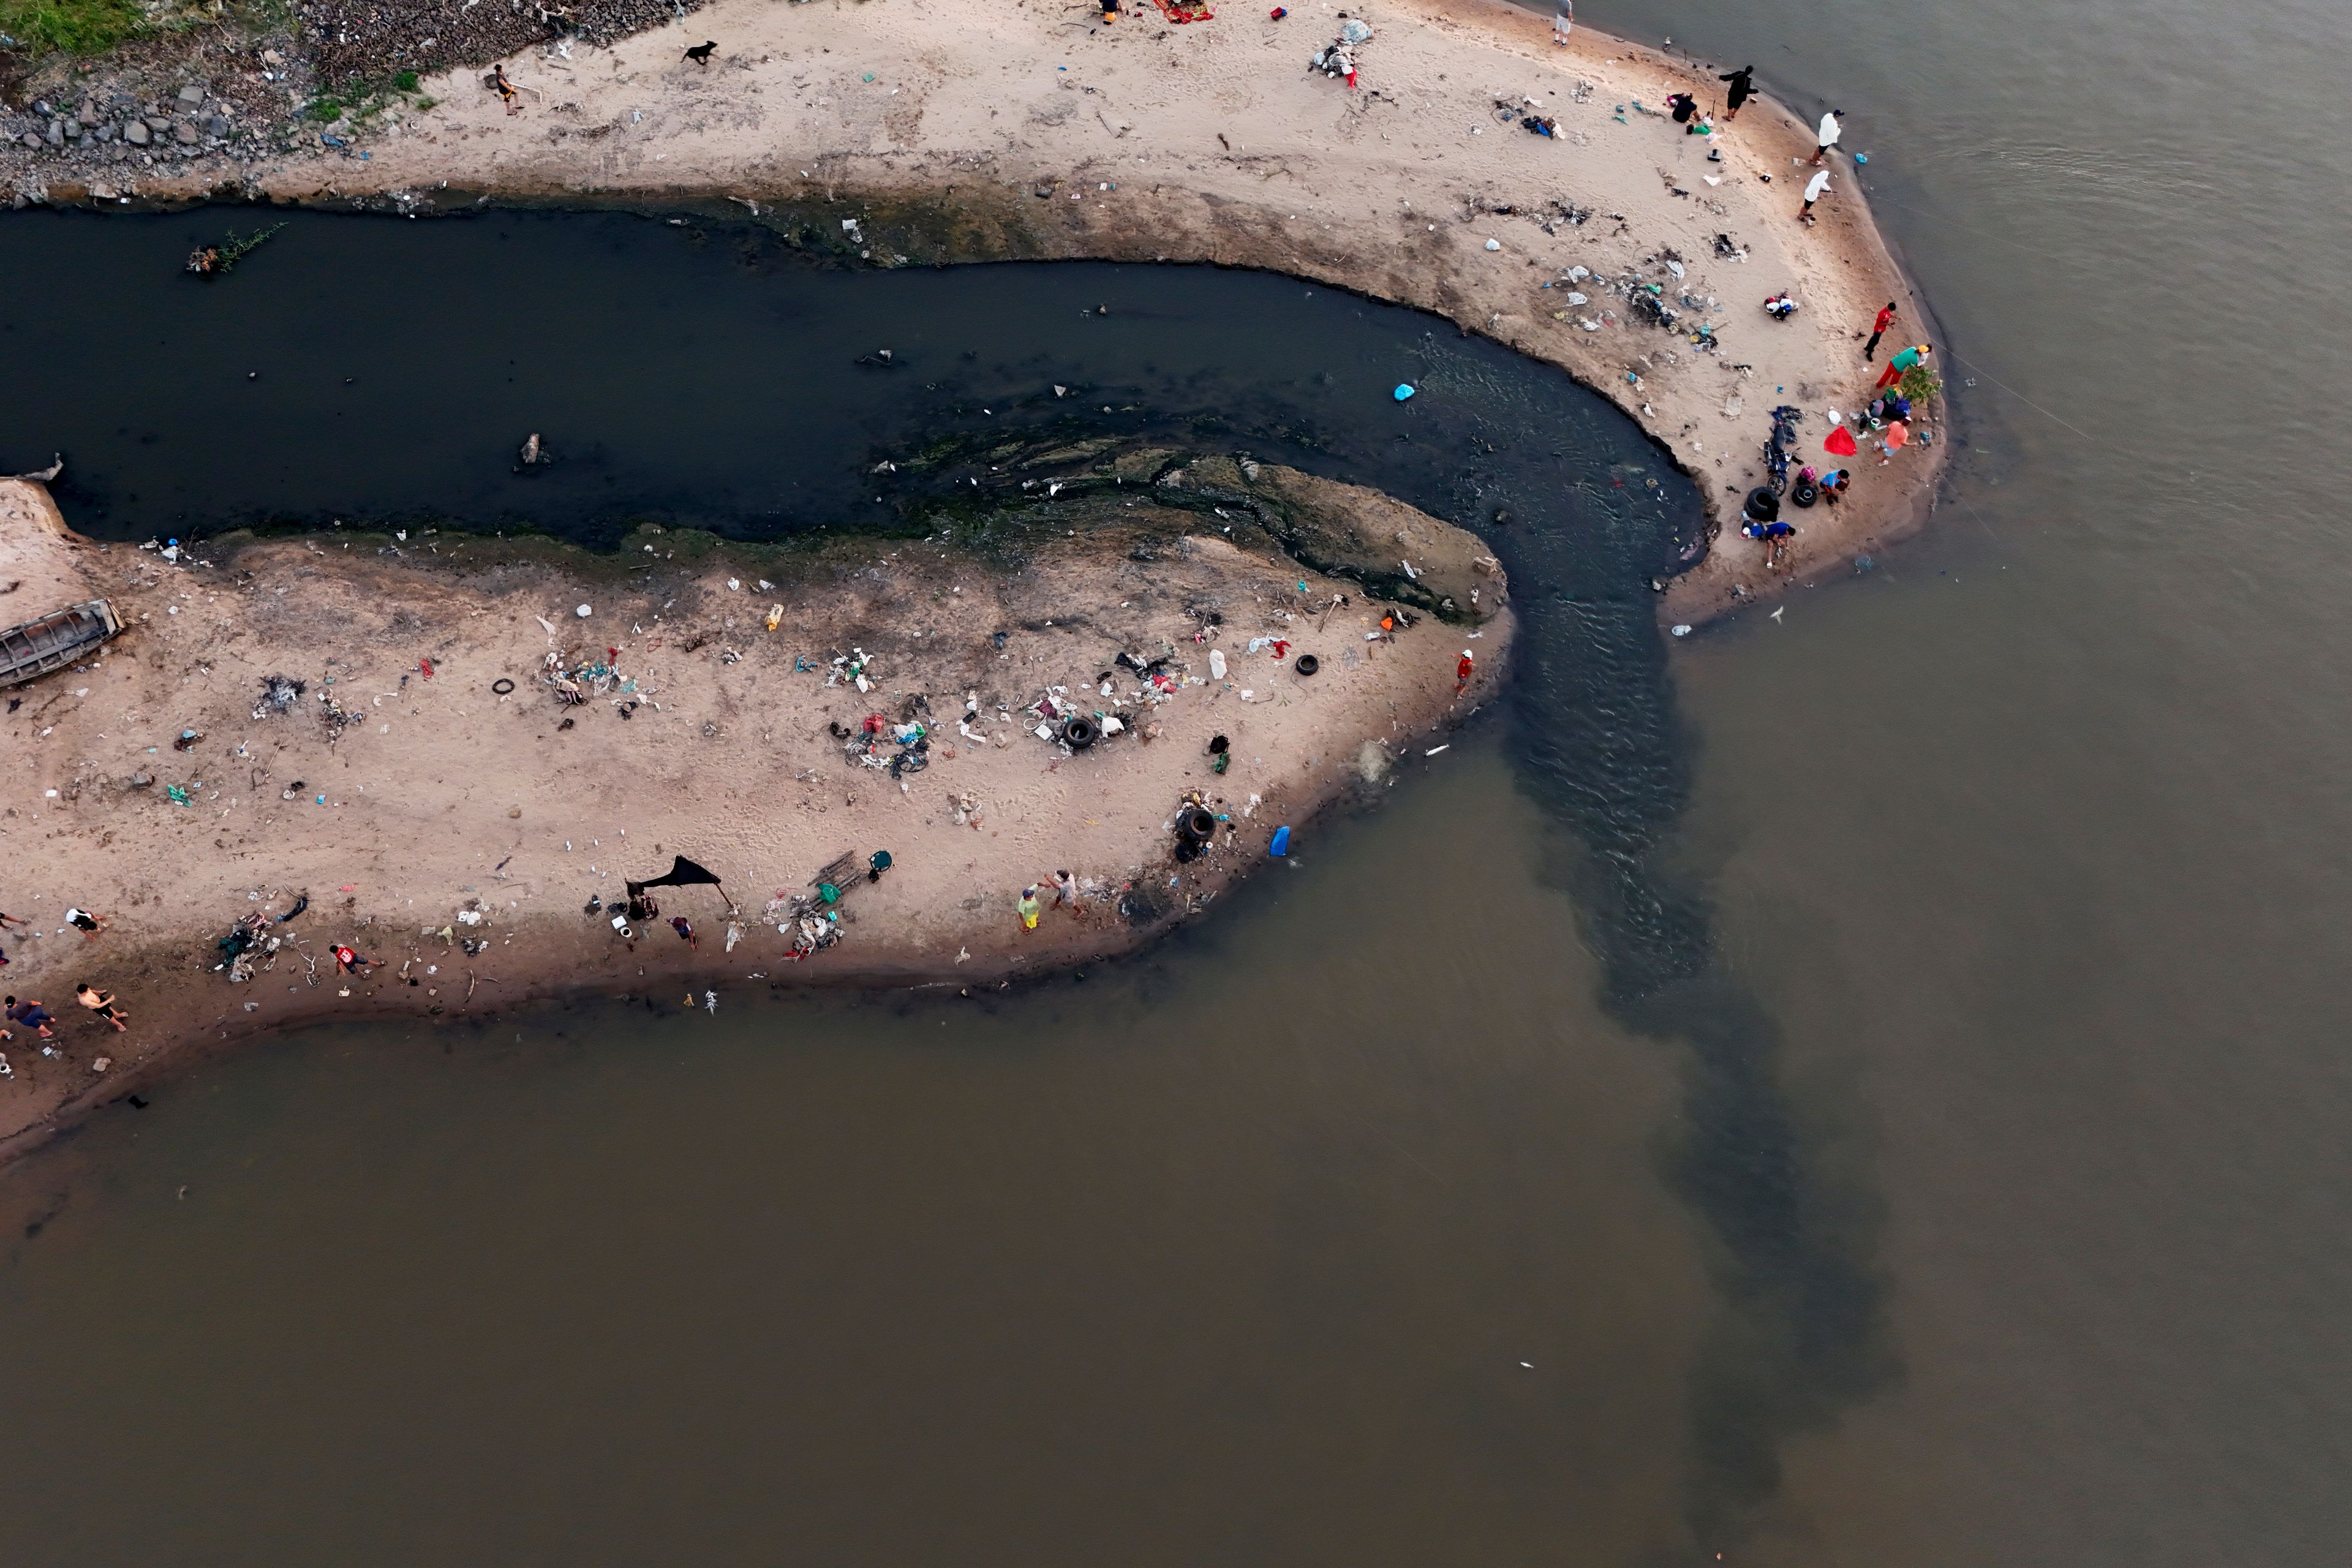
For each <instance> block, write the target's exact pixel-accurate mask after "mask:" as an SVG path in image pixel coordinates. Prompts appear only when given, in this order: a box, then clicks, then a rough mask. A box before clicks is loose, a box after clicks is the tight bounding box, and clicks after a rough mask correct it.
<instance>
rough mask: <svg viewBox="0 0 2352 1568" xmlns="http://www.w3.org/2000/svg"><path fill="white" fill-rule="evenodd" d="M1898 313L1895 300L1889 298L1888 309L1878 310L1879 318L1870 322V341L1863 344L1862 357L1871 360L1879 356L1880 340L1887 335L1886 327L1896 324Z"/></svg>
mask: <svg viewBox="0 0 2352 1568" xmlns="http://www.w3.org/2000/svg"><path fill="white" fill-rule="evenodd" d="M1896 313H1897V312H1896V310H1895V301H1894V300H1888V301H1886V309H1885V310H1881V311H1879V312H1878V320H1876V321H1873V322H1871V323H1870V341H1869V342H1866V343H1864V344H1863V345H1862V357H1863V358H1864V359H1865V360H1870V359H1875V358H1877V357H1878V340H1879V339H1881V338H1883V337H1885V335H1886V329H1887V328H1889V327H1891V326H1893V325H1894V324H1895V315H1896Z"/></svg>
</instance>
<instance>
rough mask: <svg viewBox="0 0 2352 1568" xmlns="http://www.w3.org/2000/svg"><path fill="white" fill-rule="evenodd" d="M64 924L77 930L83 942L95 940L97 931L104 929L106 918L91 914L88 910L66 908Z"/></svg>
mask: <svg viewBox="0 0 2352 1568" xmlns="http://www.w3.org/2000/svg"><path fill="white" fill-rule="evenodd" d="M66 924H68V925H69V926H72V927H74V928H75V929H77V930H78V931H80V932H81V935H82V940H83V941H84V942H95V941H97V940H98V933H99V932H100V931H102V930H104V929H105V926H106V919H105V917H104V916H102V915H94V914H91V913H90V912H89V910H67V911H66Z"/></svg>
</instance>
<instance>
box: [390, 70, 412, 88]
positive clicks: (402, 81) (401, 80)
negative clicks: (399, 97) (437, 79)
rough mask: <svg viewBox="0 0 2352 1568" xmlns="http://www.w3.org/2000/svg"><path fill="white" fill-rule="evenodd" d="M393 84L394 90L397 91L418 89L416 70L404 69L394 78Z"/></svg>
mask: <svg viewBox="0 0 2352 1568" xmlns="http://www.w3.org/2000/svg"><path fill="white" fill-rule="evenodd" d="M392 86H393V90H394V91H395V92H415V90H416V73H415V71H402V72H401V73H400V74H399V75H397V76H395V77H394V78H393V79H392Z"/></svg>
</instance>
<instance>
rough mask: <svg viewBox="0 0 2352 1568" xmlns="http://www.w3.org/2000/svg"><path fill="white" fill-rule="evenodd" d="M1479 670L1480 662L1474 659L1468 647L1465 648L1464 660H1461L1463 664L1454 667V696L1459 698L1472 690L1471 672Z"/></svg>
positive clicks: (1463, 651) (1463, 652)
mask: <svg viewBox="0 0 2352 1568" xmlns="http://www.w3.org/2000/svg"><path fill="white" fill-rule="evenodd" d="M1476 668H1478V661H1477V659H1476V658H1474V657H1473V656H1472V655H1471V652H1470V650H1469V649H1468V648H1466V647H1465V648H1464V649H1463V650H1462V659H1461V662H1460V663H1458V664H1456V665H1455V666H1454V696H1456V697H1459V696H1461V695H1462V694H1463V693H1464V692H1465V691H1467V690H1468V689H1470V676H1471V672H1472V671H1474V670H1475V669H1476Z"/></svg>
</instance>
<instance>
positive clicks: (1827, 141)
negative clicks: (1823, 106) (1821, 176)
mask: <svg viewBox="0 0 2352 1568" xmlns="http://www.w3.org/2000/svg"><path fill="white" fill-rule="evenodd" d="M1844 134H1845V110H1843V109H1832V110H1830V111H1829V112H1828V113H1827V114H1824V115H1822V128H1821V130H1820V131H1819V132H1815V134H1814V137H1813V140H1815V141H1816V142H1820V143H1821V145H1820V146H1818V147H1816V148H1814V149H1813V162H1814V163H1816V164H1818V163H1821V161H1822V159H1824V158H1826V157H1828V156H1829V155H1830V149H1831V148H1832V147H1834V146H1836V145H1837V144H1838V138H1839V137H1841V136H1843V135H1844Z"/></svg>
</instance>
